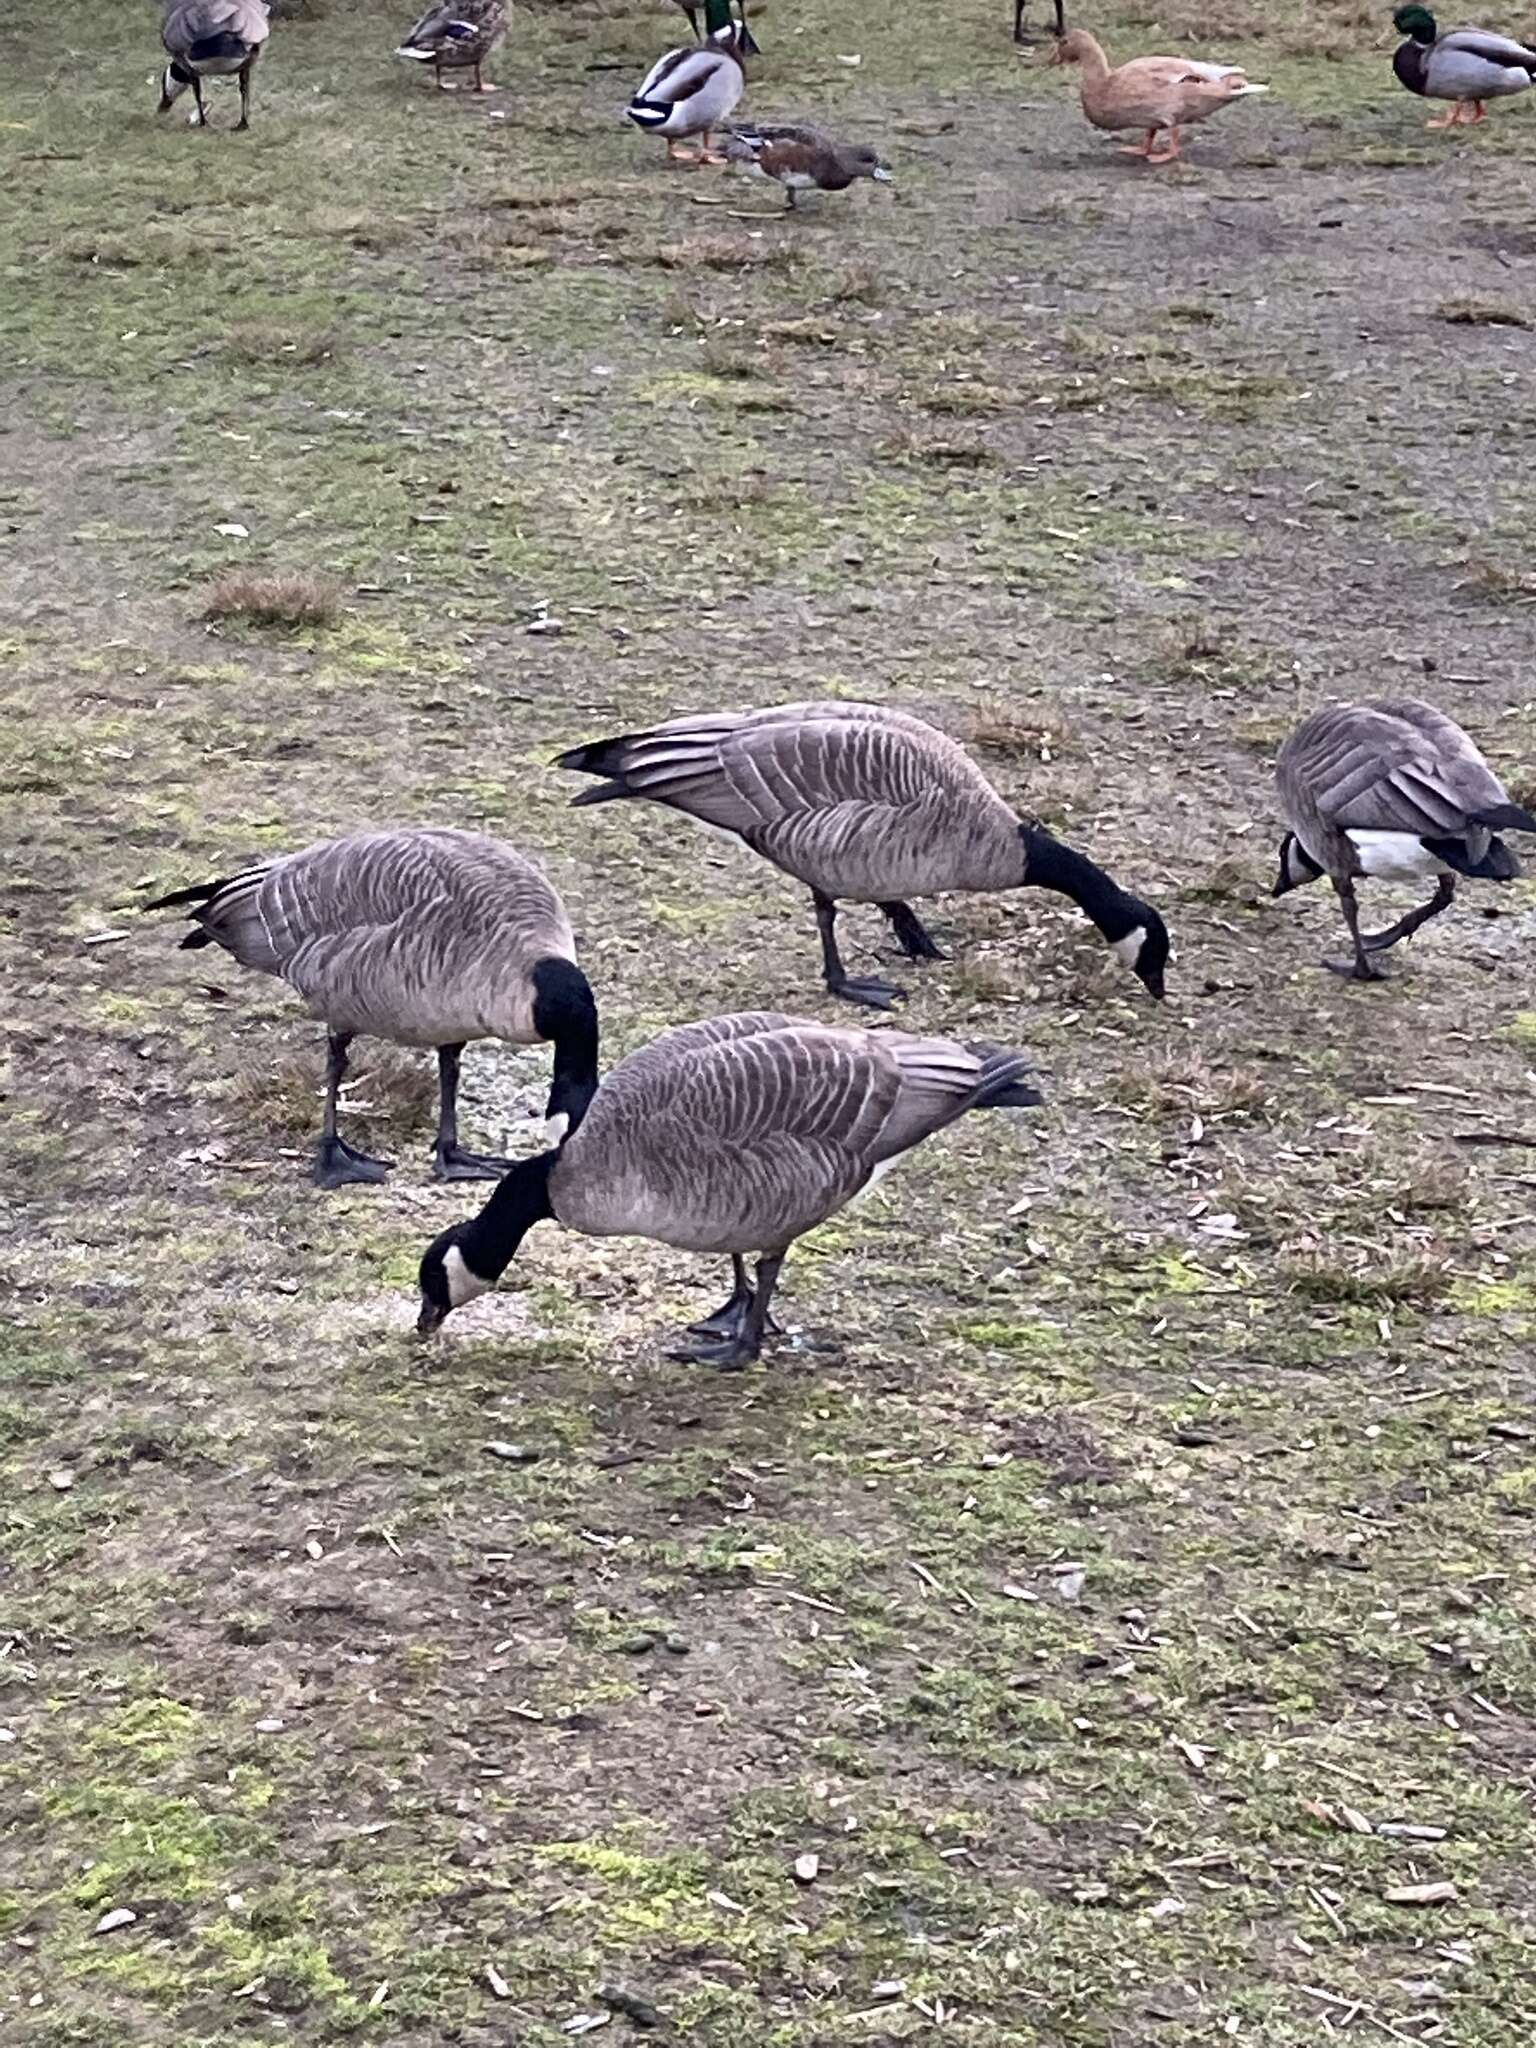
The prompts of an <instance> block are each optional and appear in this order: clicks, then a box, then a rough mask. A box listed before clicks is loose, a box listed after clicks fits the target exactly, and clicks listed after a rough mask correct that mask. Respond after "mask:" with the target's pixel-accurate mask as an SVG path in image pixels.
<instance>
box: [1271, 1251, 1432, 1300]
mask: <svg viewBox="0 0 1536 2048" xmlns="http://www.w3.org/2000/svg"><path fill="white" fill-rule="evenodd" d="M1276 1277H1277V1279H1278V1280H1279V1282H1280V1284H1281V1285H1282V1286H1283V1287H1284V1288H1285V1290H1286V1292H1287V1293H1289V1294H1292V1295H1296V1296H1298V1297H1299V1298H1300V1299H1301V1300H1303V1301H1310V1302H1316V1303H1318V1304H1319V1305H1323V1304H1326V1303H1336V1304H1338V1305H1340V1306H1356V1307H1366V1308H1374V1307H1377V1306H1380V1307H1382V1308H1390V1307H1392V1306H1393V1305H1394V1304H1396V1303H1399V1302H1401V1303H1407V1304H1413V1305H1422V1304H1424V1303H1427V1302H1432V1301H1439V1300H1441V1299H1443V1297H1444V1296H1445V1295H1447V1294H1448V1293H1449V1292H1450V1290H1451V1288H1452V1286H1453V1285H1454V1284H1455V1280H1456V1275H1455V1272H1454V1270H1453V1269H1452V1267H1451V1265H1450V1262H1449V1261H1448V1260H1446V1259H1442V1258H1437V1257H1434V1256H1433V1255H1431V1254H1429V1253H1422V1252H1380V1251H1377V1250H1375V1249H1374V1248H1373V1247H1371V1246H1358V1247H1356V1246H1341V1247H1340V1248H1339V1249H1338V1250H1337V1251H1313V1252H1303V1253H1301V1254H1299V1255H1297V1256H1295V1257H1293V1258H1288V1259H1281V1260H1279V1261H1278V1262H1277V1265H1276Z"/></svg>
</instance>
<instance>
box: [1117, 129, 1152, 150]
mask: <svg viewBox="0 0 1536 2048" xmlns="http://www.w3.org/2000/svg"><path fill="white" fill-rule="evenodd" d="M1156 140H1157V130H1156V129H1155V128H1149V129H1148V130H1147V139H1146V141H1145V142H1122V143H1121V145H1120V154H1121V155H1122V156H1150V155H1151V154H1152V145H1153V143H1154V142H1156Z"/></svg>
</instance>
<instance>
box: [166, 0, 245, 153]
mask: <svg viewBox="0 0 1536 2048" xmlns="http://www.w3.org/2000/svg"><path fill="white" fill-rule="evenodd" d="M271 33H272V24H271V21H270V19H269V18H268V12H267V5H266V0H168V4H167V6H166V8H165V13H164V17H163V19H162V21H161V24H160V40H161V42H162V43H163V44H164V45H165V48H166V51H167V54H168V55H169V57H170V60H171V61H170V62H169V64H167V65H166V67H165V69H164V71H163V72H162V73H161V75H160V104H159V106H158V108H157V109H156V112H158V113H161V114H168V113H169V112H170V110H171V108H172V107H173V106H174V105H175V104H176V102H177V100H179V99H180V98H181V95H182V94H183V93H184V92H185V91H186V90H187V88H188V86H190V87H191V88H192V97H193V99H194V100H195V101H196V103H197V118H196V121H195V123H194V125H195V126H196V127H199V128H206V127H207V126H208V109H207V107H206V106H205V105H204V104H203V80H204V79H205V78H222V77H228V76H229V75H230V74H231V73H233V75H234V76H235V77H236V78H238V79H239V81H240V119H239V120H238V121H237V122H236V123H235V132H236V133H237V134H239V133H240V132H241V131H243V130H244V129H247V128H249V127H250V125H251V74H252V73H253V72H254V71H255V69H256V60H257V58H258V57H260V55H261V51H262V46H263V44H264V43H265V42H266V40H267V37H268V36H269V35H270V34H271Z"/></svg>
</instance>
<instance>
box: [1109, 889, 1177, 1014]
mask: <svg viewBox="0 0 1536 2048" xmlns="http://www.w3.org/2000/svg"><path fill="white" fill-rule="evenodd" d="M1116 911H1117V916H1116V922H1117V923H1123V924H1124V927H1125V929H1124V930H1123V931H1121V932H1120V933H1119V935H1118V936H1116V935H1115V934H1114V933H1113V932H1110V931H1108V930H1106V931H1105V934H1104V936H1105V937H1106V939H1108V941H1109V950H1110V951H1111V953H1113V954H1114V955H1115V957H1116V959H1118V960H1123V961H1124V962H1125V964H1126V966H1127V967H1129V968H1130V970H1131V972H1132V974H1134V975H1135V976H1136V979H1137V980H1138V981H1139V982H1141V984H1142V985H1143V987H1144V988H1145V989H1146V991H1147V994H1148V995H1150V996H1156V998H1157V1000H1158V1001H1159V1002H1161V1001H1162V1000H1163V998H1164V997H1165V996H1166V995H1167V993H1168V990H1167V987H1166V977H1167V973H1168V959H1169V955H1170V954H1171V953H1172V951H1173V947H1172V944H1171V942H1170V941H1169V937H1168V927H1167V925H1165V924H1164V923H1163V920H1162V918H1161V917H1160V916H1159V914H1158V913H1157V911H1155V910H1154V909H1153V908H1152V906H1151V904H1150V903H1143V902H1142V900H1141V898H1140V897H1139V896H1131V895H1125V896H1124V897H1123V900H1122V901H1121V902H1120V903H1119V904H1118V905H1117V906H1116Z"/></svg>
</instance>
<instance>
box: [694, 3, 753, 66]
mask: <svg viewBox="0 0 1536 2048" xmlns="http://www.w3.org/2000/svg"><path fill="white" fill-rule="evenodd" d="M723 28H729V29H735V30H736V38H737V39H736V47H737V49H738V50H739V51H740V52H741V54H742V55H743V56H746V57H755V56H757V54H758V48H757V44H756V43H755V42H754V41H753V39H752V31H751V29H749V28H748V27H747V10H746V7H745V5H744V4H743V5H742V6H741V21H740V24H739V26H738V24H737V19H736V15H735V12H734V11H733V9H732V4H731V0H704V40H705V41H706V42H711V41H713V39H714V38H715V36H716V35H717V34H718V33H719V32H720V30H721V29H723Z"/></svg>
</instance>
